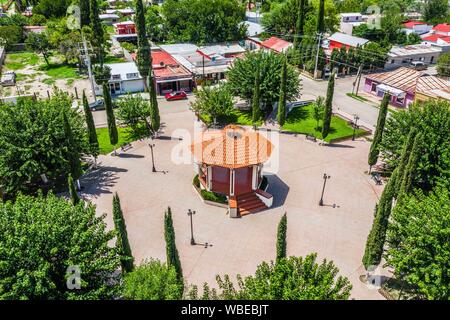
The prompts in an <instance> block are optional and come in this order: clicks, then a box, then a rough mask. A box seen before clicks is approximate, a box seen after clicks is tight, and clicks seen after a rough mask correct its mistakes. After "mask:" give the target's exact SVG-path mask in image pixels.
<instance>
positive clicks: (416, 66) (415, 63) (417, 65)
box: [409, 61, 427, 71]
mask: <svg viewBox="0 0 450 320" xmlns="http://www.w3.org/2000/svg"><path fill="white" fill-rule="evenodd" d="M409 66H410V67H411V68H413V69H415V70H419V71H420V70H425V69H426V68H427V65H426V64H425V63H423V61H411V62H410V63H409Z"/></svg>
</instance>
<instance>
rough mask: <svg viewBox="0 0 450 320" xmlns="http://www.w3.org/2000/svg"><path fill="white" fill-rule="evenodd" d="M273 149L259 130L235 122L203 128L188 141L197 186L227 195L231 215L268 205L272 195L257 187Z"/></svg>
mask: <svg viewBox="0 0 450 320" xmlns="http://www.w3.org/2000/svg"><path fill="white" fill-rule="evenodd" d="M273 149H274V146H273V144H272V143H271V142H270V141H269V140H268V139H266V138H265V137H264V136H263V135H262V134H260V133H259V132H257V131H254V130H246V129H244V128H243V127H240V126H236V125H228V126H226V127H225V128H223V129H222V130H211V131H205V132H203V133H202V134H201V135H200V137H199V138H198V139H197V140H196V141H194V142H193V143H192V145H191V152H192V154H193V155H194V167H195V171H196V172H197V174H198V177H199V181H200V185H201V188H203V189H206V190H208V191H212V192H215V193H219V194H223V195H225V196H227V198H228V207H229V213H230V217H232V218H237V217H240V216H243V215H245V214H249V213H254V212H257V211H260V210H264V209H266V208H268V207H270V206H271V205H272V201H273V197H272V195H270V194H268V193H267V192H265V191H264V190H260V189H259V187H260V185H261V182H262V180H263V176H262V169H263V164H264V163H265V162H266V161H267V160H268V159H269V158H270V156H271V154H272V151H273Z"/></svg>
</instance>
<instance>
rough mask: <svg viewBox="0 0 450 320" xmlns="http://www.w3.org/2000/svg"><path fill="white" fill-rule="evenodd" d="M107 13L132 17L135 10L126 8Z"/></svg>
mask: <svg viewBox="0 0 450 320" xmlns="http://www.w3.org/2000/svg"><path fill="white" fill-rule="evenodd" d="M105 13H107V14H117V15H121V16H122V17H128V16H132V15H133V14H134V9H131V8H124V9H106V10H105Z"/></svg>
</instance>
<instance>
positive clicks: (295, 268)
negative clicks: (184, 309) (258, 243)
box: [188, 253, 352, 300]
mask: <svg viewBox="0 0 450 320" xmlns="http://www.w3.org/2000/svg"><path fill="white" fill-rule="evenodd" d="M316 259H317V254H315V253H314V254H310V255H308V256H306V257H305V258H303V257H289V258H282V259H280V260H279V261H277V262H276V263H274V262H273V261H272V262H270V263H267V262H263V263H261V264H260V265H259V266H258V267H257V269H256V272H255V275H253V276H248V277H245V278H242V276H240V275H238V276H237V283H238V286H239V288H238V289H236V288H235V287H234V285H233V283H232V282H231V281H230V278H229V276H228V275H225V276H224V278H223V279H222V278H221V277H220V276H217V277H216V279H217V283H218V287H219V289H218V290H219V291H220V292H217V290H210V289H209V286H208V285H205V286H204V292H203V296H202V299H224V300H347V299H348V298H349V297H350V291H351V289H352V285H351V284H350V281H349V280H348V279H347V278H346V277H342V276H337V274H338V272H339V269H338V268H337V267H336V266H335V265H334V263H333V262H332V261H327V260H326V259H324V260H323V262H322V263H321V264H318V263H317V262H316ZM197 293H198V291H197V288H196V287H195V286H194V287H193V290H192V289H191V292H190V294H189V295H188V296H189V297H190V298H194V299H196V298H197V297H198V294H197Z"/></svg>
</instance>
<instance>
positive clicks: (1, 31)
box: [0, 25, 23, 49]
mask: <svg viewBox="0 0 450 320" xmlns="http://www.w3.org/2000/svg"><path fill="white" fill-rule="evenodd" d="M22 39H23V31H22V27H19V26H15V25H12V26H0V45H1V46H4V47H6V49H10V48H11V47H12V46H13V45H15V44H17V43H20V42H21V41H22Z"/></svg>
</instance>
